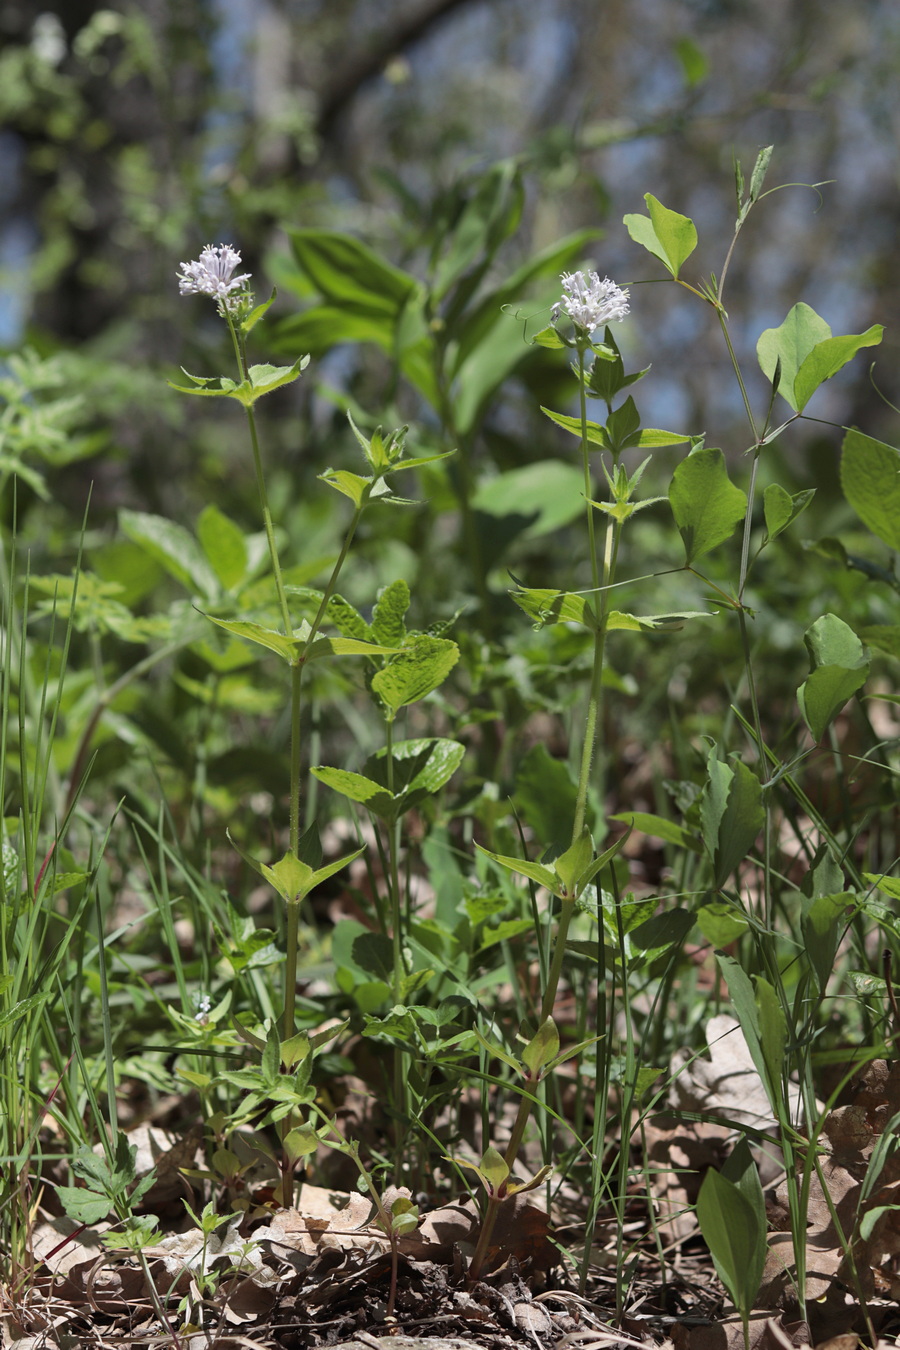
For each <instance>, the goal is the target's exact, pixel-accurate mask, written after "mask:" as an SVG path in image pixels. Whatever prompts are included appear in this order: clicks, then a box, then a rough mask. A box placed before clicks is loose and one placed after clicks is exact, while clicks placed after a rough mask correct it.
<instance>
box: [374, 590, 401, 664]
mask: <svg viewBox="0 0 900 1350" xmlns="http://www.w3.org/2000/svg"><path fill="white" fill-rule="evenodd" d="M408 609H409V586H407V584H406V582H405V581H403V580H400V581H392V582H391V584H390V585H389V586H385V588H384V590H383V591H382V592H381V594H380V595H379V597H378V599H377V601H376V602H375V608H374V610H373V612H372V637H373V638H374V640H375V641H376V642H380V643H381V644H382V646H384V647H390V648H397V647H400V646H402V644H403V641H404V639H405V637H406V624H405V622H404V620H405V618H406V611H407V610H408Z"/></svg>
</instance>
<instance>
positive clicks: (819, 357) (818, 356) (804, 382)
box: [794, 323, 884, 412]
mask: <svg viewBox="0 0 900 1350" xmlns="http://www.w3.org/2000/svg"><path fill="white" fill-rule="evenodd" d="M883 333H884V328H883V326H882V325H881V324H880V323H876V324H873V325H872V327H871V328H867V329H866V331H865V332H864V333H848V334H846V335H845V336H843V337H830V338H826V339H825V340H824V342H817V343H816V345H815V347H813V349H812V351H811V352H810V353H809V355H808V356H807V357H806V358H805V359H804V361H803V364H802V365H801V367H800V369H799V370H798V371H797V375H796V377H795V379H794V398H795V400H796V402H795V405H794V406H795V407H796V409H797V411H798V412H802V411H803V409H804V408H805V407H806V405H807V403H808V402H809V400H810V399H811V398H812V396H813V394H814V393H815V392H816V390H817V389H818V387H819V385H820V384H824V383H825V381H826V380H830V379H831V377H832V375H835V374H837V372H838V371H839V370H840V369H841V368H842V367H843V366H845V365H846V364H847V362H848V361H852V360H853V357H854V356H855V355H856V353H857V352H858V351H859V350H860V348H861V347H877V346H878V344H879V343H880V342H881V338H882V334H883Z"/></svg>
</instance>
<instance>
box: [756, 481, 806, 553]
mask: <svg viewBox="0 0 900 1350" xmlns="http://www.w3.org/2000/svg"><path fill="white" fill-rule="evenodd" d="M815 495H816V490H815V488H805V489H804V490H803V491H802V492H795V493H794V495H793V496H791V494H790V493H789V492H785V490H784V488H783V487H780V486H779V484H778V483H770V484H769V486H768V487H767V488H766V490H765V492H764V493H763V511H764V514H765V518H766V538H765V542H766V543H770V542H771V541H772V540H773V539H776V538H777V537H778V535H779V534H781V532H782V531H783V530H786V529H787V527H788V525H790V524H792V522H793V521H795V520H796V519H797V517H798V516H799V515H800V512H801V511H805V510H806V508H807V506H809V503H810V502H811V501H812V499H813V497H814V496H815Z"/></svg>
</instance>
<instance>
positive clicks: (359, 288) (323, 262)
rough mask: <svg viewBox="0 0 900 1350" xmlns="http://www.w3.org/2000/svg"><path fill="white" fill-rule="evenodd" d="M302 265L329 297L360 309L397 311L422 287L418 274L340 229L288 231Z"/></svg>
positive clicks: (341, 304)
mask: <svg viewBox="0 0 900 1350" xmlns="http://www.w3.org/2000/svg"><path fill="white" fill-rule="evenodd" d="M288 233H289V236H290V240H291V246H292V248H293V250H294V257H295V258H296V260H297V262H298V264H299V266H300V267H301V269H302V270H303V271H304V272H305V273H306V275H307V276H308V277H309V279H310V280H311V281H312V282H313V284H314V285H315V286H316V287H317V289H318V290H319V291H320V292H321V294H322V295H323V296H324V297H325V299H326V300H329V301H331V302H332V303H333V304H335V305H336V306H337V307H339V308H341V307H343V308H348V309H350V310H351V311H353V310H356V311H358V312H360V313H370V314H384V315H397V314H399V312H400V310H401V309H402V308H403V306H404V305H405V304H406V302H407V301H408V300H409V299H410V297H411V296H413V295H414V294H415V293H416V291H417V290H418V289H419V284H418V282H417V281H416V279H415V278H414V277H411V276H410V275H409V274H408V273H406V272H402V271H401V270H400V269H399V268H398V267H393V266H392V265H391V264H390V263H387V262H385V261H384V259H383V258H381V257H379V255H378V254H377V253H375V252H373V250H372V249H370V248H368V247H367V246H366V245H365V244H363V243H361V242H360V241H359V240H358V239H355V238H354V237H353V236H352V235H349V234H342V233H340V232H338V231H336V230H316V229H294V230H289V231H288Z"/></svg>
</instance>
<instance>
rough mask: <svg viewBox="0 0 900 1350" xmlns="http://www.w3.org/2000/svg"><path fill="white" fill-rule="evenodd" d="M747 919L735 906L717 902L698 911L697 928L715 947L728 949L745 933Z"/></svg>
mask: <svg viewBox="0 0 900 1350" xmlns="http://www.w3.org/2000/svg"><path fill="white" fill-rule="evenodd" d="M748 926H749V925H748V922H747V919H746V918H745V917H744V915H743V914H741V912H740V911H739V910H737V909H735V907H734V905H727V904H725V903H724V901H716V902H715V903H714V904H711V905H703V906H702V908H700V909H698V910H697V927H698V928H699V929H700V932H701V933H702V934H703V936H704V937H705V938H706V940H707V942H710V943H711V944H712V945H713V947H720V948H721V947H727V946H728V945H729V943H731V942H735V941H736V940H737V938H739V937H740V936H741V934H742V933H745V932H746V931H747V928H748Z"/></svg>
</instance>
